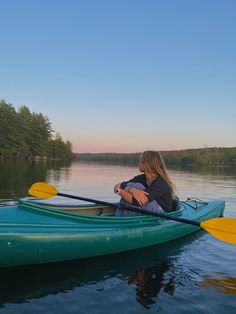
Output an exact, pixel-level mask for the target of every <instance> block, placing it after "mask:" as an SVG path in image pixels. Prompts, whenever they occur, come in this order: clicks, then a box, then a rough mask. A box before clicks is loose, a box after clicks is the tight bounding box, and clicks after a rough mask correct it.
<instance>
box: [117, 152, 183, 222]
mask: <svg viewBox="0 0 236 314" xmlns="http://www.w3.org/2000/svg"><path fill="white" fill-rule="evenodd" d="M139 170H140V171H141V172H143V174H141V175H138V176H136V177H134V178H133V179H131V180H129V181H126V182H122V183H118V184H116V185H115V186H114V192H115V193H116V194H118V195H119V196H120V197H121V201H120V206H119V208H118V209H117V211H116V216H132V215H138V214H137V213H134V212H131V211H128V210H122V204H123V205H127V204H129V205H134V206H141V207H142V208H143V209H146V210H151V211H154V212H159V213H160V212H163V211H166V212H170V211H172V210H177V209H178V207H179V202H178V198H176V196H175V193H174V185H173V183H172V182H171V180H170V178H169V176H168V174H167V171H166V167H165V163H164V160H163V159H162V157H161V155H160V153H159V152H157V151H145V152H143V153H142V155H141V158H140V162H139Z"/></svg>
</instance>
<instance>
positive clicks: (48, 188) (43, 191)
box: [28, 182, 57, 198]
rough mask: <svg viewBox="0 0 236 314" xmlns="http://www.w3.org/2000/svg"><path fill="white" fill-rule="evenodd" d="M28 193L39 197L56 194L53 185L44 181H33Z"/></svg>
mask: <svg viewBox="0 0 236 314" xmlns="http://www.w3.org/2000/svg"><path fill="white" fill-rule="evenodd" d="M28 193H29V194H30V195H33V196H36V197H40V198H49V197H53V196H56V195H57V190H56V188H55V187H54V185H52V184H49V183H45V182H37V183H34V184H33V185H32V186H31V187H30V189H29V191H28Z"/></svg>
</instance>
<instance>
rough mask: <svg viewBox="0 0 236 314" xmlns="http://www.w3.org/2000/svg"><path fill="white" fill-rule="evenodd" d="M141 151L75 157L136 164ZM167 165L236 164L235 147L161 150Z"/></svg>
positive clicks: (84, 159)
mask: <svg viewBox="0 0 236 314" xmlns="http://www.w3.org/2000/svg"><path fill="white" fill-rule="evenodd" d="M140 155H141V153H133V154H119V153H80V154H75V157H76V159H78V160H83V161H98V162H110V163H120V164H127V165H136V164H137V163H138V161H139V158H140ZM161 155H162V156H163V159H164V161H165V163H166V164H167V165H179V166H204V167H224V166H234V165H235V166H236V147H230V148H226V147H204V148H195V149H194V148H193V149H185V150H173V151H161Z"/></svg>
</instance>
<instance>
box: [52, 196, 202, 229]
mask: <svg viewBox="0 0 236 314" xmlns="http://www.w3.org/2000/svg"><path fill="white" fill-rule="evenodd" d="M57 195H58V196H64V197H68V198H74V199H77V200H81V201H85V202H91V203H96V204H100V205H105V206H111V207H115V208H117V204H114V203H109V202H105V201H99V200H95V199H91V198H87V197H81V196H75V195H70V194H65V193H57ZM121 207H122V208H123V209H126V210H130V211H133V212H137V213H141V214H144V215H149V216H156V217H160V218H165V219H169V220H174V221H178V222H183V223H186V224H190V225H194V226H198V227H201V225H200V222H198V221H195V220H190V219H185V218H178V217H174V216H169V215H166V214H161V213H154V212H151V211H149V210H144V209H142V208H139V207H135V206H126V205H121Z"/></svg>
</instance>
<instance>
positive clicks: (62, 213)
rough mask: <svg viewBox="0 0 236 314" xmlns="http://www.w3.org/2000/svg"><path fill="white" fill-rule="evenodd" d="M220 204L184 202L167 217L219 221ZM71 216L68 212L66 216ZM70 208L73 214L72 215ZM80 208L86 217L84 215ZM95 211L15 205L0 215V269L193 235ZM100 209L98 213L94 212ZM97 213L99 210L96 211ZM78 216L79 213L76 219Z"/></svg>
mask: <svg viewBox="0 0 236 314" xmlns="http://www.w3.org/2000/svg"><path fill="white" fill-rule="evenodd" d="M224 207H225V203H224V201H222V200H215V201H211V202H209V203H208V204H203V203H200V204H198V206H197V208H194V202H192V203H191V202H185V203H183V204H182V205H181V209H180V210H179V211H177V212H173V213H171V215H172V216H178V217H181V218H187V219H192V220H195V221H205V220H208V219H210V218H215V217H219V216H222V215H223V212H224ZM71 208H72V210H73V212H72V210H71ZM75 208H76V209H77V210H75ZM84 208H85V209H87V212H86V213H84ZM97 208H99V207H98V206H95V205H91V204H90V205H88V206H84V205H77V206H70V205H68V206H66V205H65V206H54V205H51V206H50V205H48V204H47V205H45V204H39V203H38V202H37V203H34V202H31V201H28V200H20V203H19V204H17V205H12V206H4V207H1V210H0V250H1V255H0V266H1V267H7V266H17V265H28V264H37V263H47V262H56V261H66V260H74V259H81V258H86V257H93V256H99V255H106V254H113V253H119V252H125V251H130V250H135V249H140V248H144V247H148V246H152V245H158V244H160V243H165V242H169V241H172V240H175V239H178V238H180V237H183V236H186V235H188V234H190V233H192V232H194V231H196V230H198V229H199V227H197V226H193V225H189V224H185V223H180V222H175V221H172V220H167V219H162V218H158V217H152V216H134V217H114V216H112V209H111V208H110V214H107V212H108V209H107V210H106V214H104V215H100V216H98V215H94V214H90V213H89V212H90V211H93V212H94V210H95V209H97ZM100 209H101V207H100ZM100 209H99V210H100ZM81 212H82V213H81Z"/></svg>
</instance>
